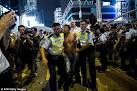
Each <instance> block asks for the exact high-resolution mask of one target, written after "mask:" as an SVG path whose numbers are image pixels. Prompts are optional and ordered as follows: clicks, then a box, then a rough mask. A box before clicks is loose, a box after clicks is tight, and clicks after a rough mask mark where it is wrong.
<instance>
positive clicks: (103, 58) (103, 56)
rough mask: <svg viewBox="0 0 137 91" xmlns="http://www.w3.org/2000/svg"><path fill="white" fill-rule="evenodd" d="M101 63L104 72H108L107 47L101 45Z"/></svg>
mask: <svg viewBox="0 0 137 91" xmlns="http://www.w3.org/2000/svg"><path fill="white" fill-rule="evenodd" d="M99 52H100V62H101V66H102V70H106V69H107V66H108V60H107V48H106V46H105V45H101V46H100V49H99Z"/></svg>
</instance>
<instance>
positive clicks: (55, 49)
mask: <svg viewBox="0 0 137 91" xmlns="http://www.w3.org/2000/svg"><path fill="white" fill-rule="evenodd" d="M63 43H64V35H63V33H60V35H59V37H57V36H56V35H55V34H53V36H51V37H50V38H47V39H45V40H44V42H43V43H42V47H43V48H45V49H46V50H47V51H48V53H50V54H51V55H62V53H63V49H64V46H63Z"/></svg>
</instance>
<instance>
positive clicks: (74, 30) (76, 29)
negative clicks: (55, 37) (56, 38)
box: [70, 27, 81, 33]
mask: <svg viewBox="0 0 137 91" xmlns="http://www.w3.org/2000/svg"><path fill="white" fill-rule="evenodd" d="M80 30H81V29H80V28H79V27H76V28H74V29H72V28H71V30H70V32H74V33H77V32H80Z"/></svg>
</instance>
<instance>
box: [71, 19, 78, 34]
mask: <svg viewBox="0 0 137 91" xmlns="http://www.w3.org/2000/svg"><path fill="white" fill-rule="evenodd" d="M70 27H71V29H70V32H75V33H77V32H79V31H80V28H79V27H77V26H76V21H74V20H73V21H71V22H70Z"/></svg>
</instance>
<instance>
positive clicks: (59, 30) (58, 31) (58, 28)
mask: <svg viewBox="0 0 137 91" xmlns="http://www.w3.org/2000/svg"><path fill="white" fill-rule="evenodd" d="M53 31H54V33H55V34H59V33H60V32H61V27H60V26H54V27H53Z"/></svg>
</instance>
